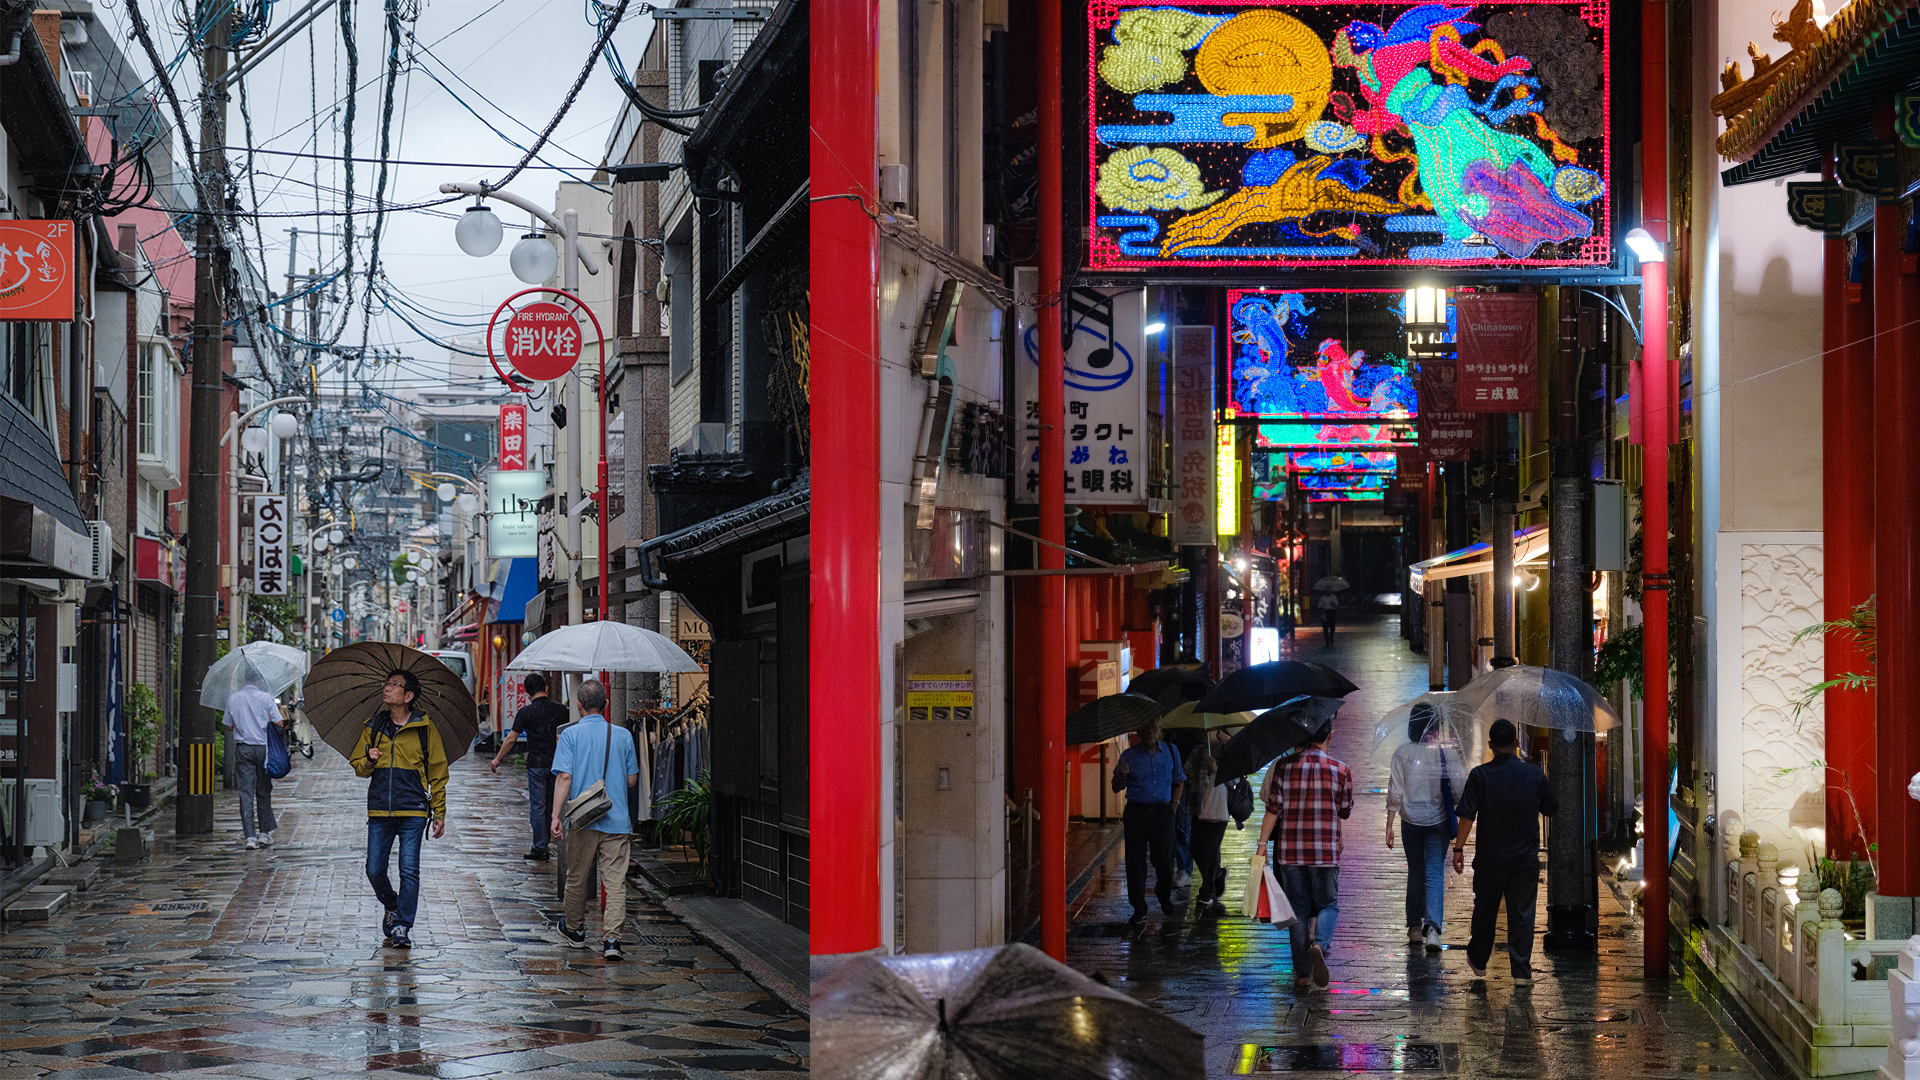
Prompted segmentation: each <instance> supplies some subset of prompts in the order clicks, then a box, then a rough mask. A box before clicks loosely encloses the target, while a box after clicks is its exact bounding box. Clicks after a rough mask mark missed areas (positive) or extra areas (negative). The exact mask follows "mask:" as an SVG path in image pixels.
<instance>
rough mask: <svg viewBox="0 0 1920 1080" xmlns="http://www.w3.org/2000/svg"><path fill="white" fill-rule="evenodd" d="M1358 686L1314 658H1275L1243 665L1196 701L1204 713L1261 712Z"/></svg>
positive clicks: (1341, 694) (1336, 694)
mask: <svg viewBox="0 0 1920 1080" xmlns="http://www.w3.org/2000/svg"><path fill="white" fill-rule="evenodd" d="M1357 689H1359V687H1357V686H1355V685H1353V683H1351V682H1349V681H1348V680H1347V677H1346V676H1345V675H1342V674H1340V673H1339V672H1337V671H1335V670H1333V669H1332V668H1330V667H1328V666H1327V665H1325V664H1321V663H1316V662H1314V661H1312V660H1273V661H1269V662H1267V663H1264V664H1255V665H1253V666H1252V667H1244V668H1241V669H1240V670H1239V671H1236V672H1234V673H1233V674H1231V675H1229V676H1227V677H1226V678H1224V679H1221V680H1220V685H1218V686H1216V687H1214V688H1213V689H1212V691H1210V692H1209V693H1208V694H1207V696H1206V697H1203V698H1201V699H1200V700H1199V701H1198V702H1196V703H1195V704H1194V708H1196V709H1198V710H1200V711H1201V712H1217V713H1236V712H1260V711H1262V710H1265V709H1271V708H1273V707H1275V706H1277V705H1279V704H1280V703H1281V702H1284V701H1290V700H1292V699H1293V698H1297V697H1303V696H1305V697H1345V696H1347V695H1348V694H1351V693H1353V692H1354V691H1355V690H1357Z"/></svg>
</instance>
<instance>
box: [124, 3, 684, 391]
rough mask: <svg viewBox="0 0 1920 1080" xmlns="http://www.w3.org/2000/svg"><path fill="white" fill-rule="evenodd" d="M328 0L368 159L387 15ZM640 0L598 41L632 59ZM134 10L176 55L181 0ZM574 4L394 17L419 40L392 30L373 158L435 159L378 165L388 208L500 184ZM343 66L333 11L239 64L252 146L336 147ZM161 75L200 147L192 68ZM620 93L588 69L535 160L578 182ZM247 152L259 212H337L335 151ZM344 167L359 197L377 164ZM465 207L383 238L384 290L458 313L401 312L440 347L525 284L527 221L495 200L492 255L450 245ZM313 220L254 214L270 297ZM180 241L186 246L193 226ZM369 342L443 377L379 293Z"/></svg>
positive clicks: (455, 6)
mask: <svg viewBox="0 0 1920 1080" xmlns="http://www.w3.org/2000/svg"><path fill="white" fill-rule="evenodd" d="M340 3H342V4H348V3H350V4H352V11H353V14H354V18H355V24H356V32H355V34H354V40H355V41H356V43H357V48H358V52H359V71H358V80H357V81H358V83H359V90H358V93H357V98H356V103H357V104H356V113H355V118H354V134H353V156H354V157H355V158H356V159H377V158H378V157H379V156H380V155H379V146H380V122H381V96H382V83H383V78H382V77H383V73H384V71H385V66H386V58H387V51H388V50H387V42H386V30H385V24H384V18H383V10H384V9H383V6H382V4H381V3H378V2H374V0H357V2H356V0H340ZM303 6H304V3H300V2H293V0H280V2H278V3H275V4H274V5H273V26H274V27H276V28H277V27H278V26H280V25H282V24H284V22H285V21H286V20H287V19H288V18H289V17H290V16H292V15H295V14H297V13H298V12H299V10H300V9H301V8H302V7H303ZM404 6H405V5H403V7H404ZM639 9H640V4H639V3H637V2H636V3H632V4H630V5H629V9H628V15H627V17H626V18H625V19H624V20H623V21H622V23H621V26H620V28H619V29H618V30H617V31H616V32H615V34H614V37H613V43H614V45H615V47H616V48H617V49H618V50H619V52H620V55H621V58H622V60H623V61H624V62H625V64H626V65H627V67H628V69H629V70H631V69H632V66H633V64H634V63H635V62H636V61H637V60H638V58H639V56H640V54H641V52H642V51H643V49H644V48H645V46H646V43H647V40H648V36H649V34H650V32H651V30H652V26H653V21H652V19H651V18H650V17H649V16H647V15H646V14H644V13H643V12H641V11H640V10H639ZM95 10H96V12H97V14H98V17H99V18H100V19H101V20H102V23H103V24H104V25H105V26H107V27H110V28H112V29H113V30H114V33H115V35H116V38H117V39H118V41H119V43H120V47H121V49H122V51H124V52H125V53H126V55H127V56H128V57H129V58H130V59H131V61H132V62H133V63H134V64H135V66H136V67H137V68H138V70H139V71H140V73H141V74H143V75H145V74H150V71H151V65H150V64H148V63H147V61H146V58H145V53H144V50H143V49H142V48H141V46H140V44H139V42H138V41H137V40H136V39H135V38H134V37H133V34H132V31H131V22H130V20H129V19H128V17H127V12H126V4H125V0H121V2H118V3H114V4H113V5H112V6H111V7H108V6H106V5H104V4H98V3H97V4H96V9H95ZM142 10H143V11H144V12H145V14H146V17H147V21H148V24H149V25H150V26H151V27H153V30H154V38H155V44H156V46H157V47H158V49H159V51H160V53H161V55H162V56H163V57H164V58H167V59H169V60H172V59H173V58H174V57H176V56H178V55H179V53H180V51H181V48H182V45H183V43H184V41H185V32H184V31H183V29H182V28H181V27H180V26H179V25H178V24H177V23H176V22H175V21H174V19H175V18H177V13H178V11H179V5H178V4H175V3H163V2H160V0H145V3H144V4H143V5H142ZM585 12H586V5H585V4H584V3H582V2H579V0H569V2H548V3H542V2H535V0H500V2H496V3H488V2H483V0H425V2H424V3H422V4H421V6H420V8H419V12H418V18H417V20H415V21H414V22H413V23H412V24H410V25H406V24H403V25H406V28H407V29H410V30H411V31H412V32H413V34H414V36H415V38H416V39H417V44H416V43H414V42H409V41H407V40H406V38H405V37H404V36H403V38H402V47H401V52H400V75H399V78H398V82H397V83H396V87H395V91H394V111H393V120H392V129H391V147H390V149H389V151H388V155H389V157H390V158H395V159H403V160H407V161H422V162H444V163H448V164H444V165H395V166H391V167H390V171H389V178H388V190H389V201H390V202H393V203H410V202H418V201H423V200H427V199H431V198H437V197H440V196H439V194H438V189H439V186H440V185H441V184H442V183H445V182H448V181H478V180H488V181H490V182H497V181H498V180H499V179H500V178H501V177H502V176H504V175H505V174H506V173H507V171H508V170H509V169H510V168H511V167H512V165H513V164H514V163H516V162H518V161H519V160H520V158H521V157H522V155H523V153H524V151H523V150H522V149H521V148H520V147H524V146H530V145H532V142H533V139H534V138H535V137H536V136H537V134H538V132H539V131H540V130H542V129H544V128H545V127H546V125H547V122H548V121H549V120H550V119H551V118H552V116H553V114H554V112H555V111H556V110H557V109H558V108H559V106H560V104H561V102H562V100H563V99H564V98H565V96H566V93H567V90H568V88H569V87H571V86H572V84H573V81H574V79H575V78H576V77H577V76H578V74H579V72H580V69H581V66H582V65H583V64H584V63H585V62H586V58H587V56H588V54H589V53H590V51H591V50H592V48H593V44H594V40H595V38H596V36H597V31H596V28H595V27H594V26H593V25H591V24H590V23H589V22H588V21H587V19H586V14H585ZM420 46H424V48H421V47H420ZM410 53H411V56H410V55H409V54H410ZM346 65H347V58H346V53H345V50H344V48H343V47H342V40H341V32H340V20H339V8H338V7H335V8H333V9H331V10H329V11H327V12H326V13H324V14H323V15H321V16H320V18H319V19H318V20H316V21H315V22H314V23H313V24H312V26H310V27H309V28H308V29H307V30H305V31H303V32H302V33H301V34H300V35H299V36H298V37H297V38H295V39H294V40H291V41H289V42H288V43H287V44H286V45H284V46H282V47H281V48H280V50H279V51H278V52H276V53H274V54H273V55H272V56H270V57H268V58H267V59H266V60H264V61H263V62H262V63H261V64H260V65H259V67H258V68H257V69H256V70H255V71H253V72H252V73H250V74H249V75H248V77H247V87H246V96H247V104H248V106H249V108H248V111H249V112H250V114H251V116H252V126H253V141H254V146H255V147H257V148H258V149H260V150H262V151H283V152H287V153H289V154H299V155H316V154H318V155H326V156H328V157H337V156H340V155H342V154H343V153H345V151H344V149H343V148H344V146H345V132H344V123H345V103H344V95H345V92H346V91H345V87H346ZM436 76H437V78H438V81H437V82H436V80H435V77H436ZM173 77H174V82H175V86H176V88H177V89H178V91H179V92H180V96H181V103H182V105H183V107H184V108H186V109H187V111H188V119H189V121H190V122H191V123H194V124H195V125H196V130H195V132H194V135H195V140H196V144H197V141H198V129H197V125H198V116H197V115H196V114H195V112H194V109H195V102H194V97H195V93H196V91H197V88H198V85H199V78H198V71H197V68H196V66H195V60H194V58H193V57H188V58H186V60H185V61H183V62H182V63H181V64H180V65H179V68H178V70H177V71H176V72H175V73H174V76H173ZM461 80H464V84H463V82H462V81H461ZM442 84H444V86H443V85H442ZM469 84H470V85H469ZM623 101H624V97H623V95H622V94H621V91H620V88H619V87H618V86H617V85H616V84H615V83H614V81H613V77H612V75H611V74H610V73H609V72H608V70H607V68H606V66H605V63H604V61H602V62H601V63H599V64H596V66H595V68H594V71H593V72H592V74H590V75H589V76H588V79H587V82H586V85H585V86H584V87H583V88H582V90H581V92H580V95H579V97H578V98H577V99H576V100H575V101H574V103H573V106H572V108H571V109H570V110H569V111H568V113H567V115H566V118H565V119H564V120H562V121H561V122H560V126H559V127H558V128H557V129H555V132H554V135H553V137H552V138H551V140H550V141H549V142H548V144H547V146H546V147H545V148H543V150H542V151H541V154H540V161H544V162H546V163H550V164H551V165H556V166H563V167H567V168H570V169H572V170H574V175H575V176H576V177H577V178H579V179H586V178H587V177H588V176H589V175H590V174H591V172H592V170H593V167H594V166H595V165H597V164H598V163H599V162H600V160H601V159H602V157H603V156H604V154H605V151H606V142H607V138H608V136H609V133H610V132H611V129H612V126H613V123H614V120H615V118H616V117H617V115H618V113H619V109H620V105H621V103H622V102H623ZM316 102H317V107H316ZM228 120H229V135H228V139H227V142H228V145H230V146H234V147H239V146H243V145H244V144H245V142H246V138H245V130H244V127H243V119H242V116H241V111H240V100H239V96H238V95H237V94H236V95H235V97H234V99H233V101H232V102H231V104H230V107H229V110H228ZM490 125H491V126H490ZM494 129H498V131H496V130H494ZM509 140H512V141H511V142H510V141H509ZM514 143H519V144H520V147H516V146H515V145H513V144H514ZM229 159H230V161H232V162H233V164H234V167H235V168H236V170H238V169H239V168H240V167H241V166H242V165H243V164H244V162H245V160H246V155H245V154H244V153H241V152H238V151H236V152H234V153H232V154H230V155H229ZM253 161H254V168H255V178H254V181H255V183H257V185H258V190H259V200H260V203H259V205H260V208H261V209H263V210H266V211H298V210H311V209H313V208H314V207H315V206H316V203H317V205H318V206H320V207H321V208H323V209H326V210H338V209H340V208H342V207H343V206H344V205H345V199H344V187H345V180H346V173H345V169H346V165H345V163H344V162H341V161H338V160H325V159H320V158H312V157H296V156H278V155H274V154H267V153H259V154H256V155H254V158H253ZM538 164H539V162H536V165H538ZM353 169H354V191H355V198H356V206H357V207H362V208H363V207H365V206H367V205H368V203H367V198H368V195H369V194H370V193H371V192H372V191H373V188H374V185H375V183H376V182H377V179H378V175H379V166H378V165H377V164H376V163H375V162H374V161H371V160H356V162H355V164H354V166H353ZM565 178H566V177H565V175H564V174H563V173H561V172H559V171H556V170H555V169H552V168H536V167H529V168H528V170H527V171H525V172H523V173H521V174H520V176H519V177H518V178H517V179H515V180H514V181H513V183H512V184H511V185H509V190H511V191H513V192H514V193H516V194H519V195H522V196H525V197H527V198H529V199H532V200H535V201H537V202H539V203H541V204H542V205H547V206H551V205H552V202H553V197H554V188H555V186H556V185H557V184H558V183H559V182H560V181H561V180H563V179H565ZM242 192H243V194H242V199H243V202H244V201H247V200H249V199H250V198H251V195H250V194H248V193H247V192H248V188H247V185H246V184H245V183H244V182H243V184H242ZM462 207H463V204H461V203H453V204H449V205H448V206H445V207H440V208H436V209H434V210H414V211H402V212H396V213H392V214H389V215H388V217H387V221H386V226H385V232H384V236H383V239H382V241H381V245H380V259H381V265H382V267H383V268H384V270H385V273H386V276H387V278H388V279H389V280H390V283H391V285H392V287H394V288H395V289H397V290H398V291H400V292H401V293H403V294H404V295H406V296H407V297H408V298H409V299H411V300H413V301H414V302H415V303H417V304H418V305H420V306H421V307H424V308H427V309H429V310H431V311H434V312H438V313H440V314H442V315H443V316H445V317H448V318H451V319H453V320H454V321H455V322H462V323H466V324H468V325H466V326H465V327H462V326H450V325H445V324H442V323H433V322H428V321H425V320H424V318H423V317H421V316H418V315H414V314H412V313H409V317H410V318H413V319H414V321H415V322H417V323H419V325H420V326H421V328H423V329H425V330H428V331H429V332H431V333H432V335H433V336H434V337H438V338H441V339H442V340H444V339H446V338H450V337H454V336H457V335H460V334H463V333H476V334H477V333H480V332H481V331H482V330H483V329H484V327H485V321H486V318H487V316H488V315H489V314H490V313H491V311H492V310H493V308H494V307H495V305H497V304H498V303H499V302H500V301H502V300H504V299H506V298H507V297H508V296H509V295H511V294H512V293H513V292H515V291H517V290H519V289H520V288H523V287H524V286H522V285H521V283H520V282H519V281H518V279H516V278H514V277H513V276H512V274H511V273H510V272H509V271H508V268H507V251H508V250H509V249H510V248H511V247H512V245H513V241H514V239H515V237H516V236H517V235H518V233H519V232H523V231H525V226H526V224H527V221H526V215H525V214H524V213H522V212H520V211H511V212H508V211H509V210H510V208H504V207H503V208H501V211H502V212H501V213H500V218H501V221H502V222H503V223H504V224H505V225H506V227H507V238H506V240H504V241H503V242H502V244H501V245H500V250H499V251H497V252H496V253H494V254H493V255H492V256H489V257H487V258H485V259H475V258H472V257H470V256H468V255H466V254H465V253H463V252H462V251H461V250H460V249H459V247H458V246H457V245H456V244H455V243H454V240H453V227H454V222H455V219H456V218H457V216H458V215H459V213H460V212H461V210H462ZM315 220H316V219H314V218H305V219H302V218H264V219H262V220H260V222H259V229H260V233H259V235H260V238H261V240H262V241H263V242H264V247H265V252H264V257H262V256H261V254H260V253H259V252H258V251H256V252H255V253H254V256H253V257H254V258H255V260H256V261H257V262H258V263H263V264H264V269H265V271H266V273H267V274H268V278H269V280H270V281H272V282H273V288H274V289H275V290H282V289H284V288H285V274H286V272H287V256H288V244H289V234H288V232H287V230H288V229H291V228H295V227H297V228H299V229H301V230H302V232H303V234H305V233H308V232H310V230H313V229H314V228H315V227H316V225H315ZM320 221H321V224H320V225H319V227H320V228H322V229H325V230H328V231H329V232H335V233H337V232H338V231H339V230H340V229H341V228H342V224H341V223H342V219H341V218H339V217H327V218H324V219H320ZM373 222H374V219H373V217H372V216H371V215H366V216H363V217H359V218H357V219H356V225H355V228H356V230H357V231H358V234H359V235H360V236H362V237H365V236H366V235H367V233H368V232H369V231H370V230H371V229H372V227H373ZM246 231H247V236H248V240H249V242H250V244H251V242H252V241H253V240H254V236H255V234H254V231H253V223H252V222H251V221H247V222H246ZM315 240H316V238H315V237H313V236H311V235H302V236H301V238H300V248H299V254H298V266H299V270H300V271H301V272H303V273H304V272H305V271H306V270H307V269H308V268H309V267H319V268H321V272H322V273H323V274H324V273H327V272H329V271H331V270H335V269H338V268H339V266H340V264H341V250H340V243H341V241H340V238H339V237H338V236H326V237H321V238H319V241H320V242H319V244H318V246H317V247H316V243H315ZM188 241H189V243H191V237H189V238H188ZM596 250H597V249H596ZM358 251H359V254H358V255H357V256H356V259H355V270H356V280H355V282H354V287H353V292H354V299H355V301H356V303H357V302H358V300H359V298H360V295H361V292H362V290H363V285H364V278H362V277H359V276H358V272H359V270H360V269H361V268H363V267H364V265H365V261H366V256H367V251H368V247H367V242H366V241H365V240H364V239H363V240H362V241H361V242H360V243H359V245H358ZM340 340H341V342H342V343H343V344H351V343H355V342H358V341H359V340H360V317H359V315H358V313H357V312H356V314H355V315H354V317H353V319H352V322H351V324H350V326H349V328H348V329H347V331H346V332H345V333H344V334H343V336H342V337H341V339H340ZM368 340H369V342H370V343H372V344H373V345H374V346H376V347H391V348H394V349H397V350H399V351H401V352H403V353H405V354H406V355H408V356H410V357H412V358H413V362H412V363H410V364H408V365H406V369H407V371H408V372H410V373H412V374H416V375H419V376H439V377H444V373H445V371H446V370H447V369H446V350H445V349H443V348H442V347H440V346H439V345H436V344H434V343H433V342H431V341H427V340H423V339H422V336H421V334H420V333H418V332H416V331H415V330H413V329H410V328H409V327H408V326H406V325H405V324H404V323H403V322H401V321H400V320H398V319H396V318H394V317H392V316H391V315H385V314H382V313H381V312H380V310H379V307H378V305H377V304H376V306H375V315H374V317H373V322H372V329H371V331H370V333H369V334H368Z"/></svg>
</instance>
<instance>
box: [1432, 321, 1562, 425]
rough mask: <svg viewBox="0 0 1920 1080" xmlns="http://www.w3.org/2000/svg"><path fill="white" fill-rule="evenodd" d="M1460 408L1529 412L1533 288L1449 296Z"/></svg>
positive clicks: (1535, 345)
mask: <svg viewBox="0 0 1920 1080" xmlns="http://www.w3.org/2000/svg"><path fill="white" fill-rule="evenodd" d="M1453 306H1454V313H1455V320H1456V323H1457V325H1458V329H1457V330H1455V339H1456V340H1457V341H1458V343H1459V355H1460V369H1459V376H1458V384H1457V385H1458V390H1457V405H1456V407H1457V408H1459V409H1460V410H1461V411H1462V412H1475V413H1511V412H1532V411H1533V409H1534V405H1535V400H1536V397H1537V393H1536V391H1537V388H1538V385H1539V374H1540V363H1539V360H1540V327H1539V318H1540V306H1539V301H1538V298H1537V297H1536V296H1535V295H1534V294H1533V293H1492V294H1486V293H1481V294H1467V295H1461V296H1457V297H1455V298H1454V301H1453Z"/></svg>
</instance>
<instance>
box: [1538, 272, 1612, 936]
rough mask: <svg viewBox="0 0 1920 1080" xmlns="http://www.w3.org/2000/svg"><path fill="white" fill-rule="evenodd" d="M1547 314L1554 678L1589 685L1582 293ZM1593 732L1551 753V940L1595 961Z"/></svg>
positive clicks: (1569, 735) (1565, 738) (1562, 741)
mask: <svg viewBox="0 0 1920 1080" xmlns="http://www.w3.org/2000/svg"><path fill="white" fill-rule="evenodd" d="M1547 298H1548V302H1547V304H1545V305H1543V306H1544V307H1545V308H1546V310H1547V312H1550V313H1553V312H1557V313H1558V315H1559V318H1558V320H1557V324H1558V330H1559V333H1558V335H1557V338H1558V342H1559V349H1558V350H1557V352H1556V353H1555V355H1554V359H1553V361H1552V363H1553V381H1552V386H1553V412H1552V417H1551V420H1552V425H1551V428H1550V429H1549V430H1550V436H1551V445H1550V451H1549V452H1550V458H1549V462H1548V463H1549V466H1550V468H1551V470H1552V474H1553V480H1552V485H1551V495H1550V496H1549V499H1550V501H1549V502H1548V504H1547V536H1548V538H1549V540H1550V542H1551V546H1550V547H1549V549H1548V552H1549V554H1548V559H1549V562H1548V569H1547V599H1548V602H1549V610H1550V618H1549V620H1548V635H1549V642H1548V649H1549V652H1550V654H1551V660H1550V663H1551V664H1552V666H1553V667H1554V669H1555V670H1558V671H1564V672H1566V673H1567V674H1569V675H1571V676H1573V677H1574V678H1576V679H1582V680H1584V679H1586V678H1587V677H1588V676H1589V675H1591V674H1592V668H1593V594H1592V580H1593V571H1592V569H1591V560H1590V559H1589V558H1588V555H1587V552H1588V551H1589V550H1590V549H1591V547H1592V545H1591V544H1589V543H1587V542H1586V539H1585V533H1586V519H1587V506H1588V505H1589V504H1590V503H1591V502H1592V501H1593V480H1592V478H1591V477H1590V476H1589V475H1588V472H1587V466H1586V462H1585V460H1584V459H1585V450H1586V445H1587V444H1586V441H1585V439H1583V438H1582V437H1581V432H1580V385H1579V382H1580V373H1581V372H1582V371H1583V370H1584V368H1583V366H1582V365H1581V363H1580V357H1581V352H1582V348H1583V347H1584V345H1585V342H1583V341H1581V340H1580V337H1581V335H1580V293H1579V291H1578V290H1577V289H1571V288H1559V289H1553V290H1549V291H1548V293H1547ZM1593 745H1594V744H1593V733H1592V732H1590V731H1583V732H1574V731H1568V732H1562V733H1556V735H1555V736H1554V738H1553V745H1552V748H1551V749H1550V750H1549V751H1548V752H1547V781H1548V783H1550V784H1552V785H1553V790H1554V794H1556V795H1558V796H1559V798H1560V812H1559V813H1557V814H1555V815H1554V816H1553V817H1551V818H1549V819H1548V822H1547V936H1546V941H1545V942H1544V944H1545V947H1546V948H1547V949H1548V950H1549V951H1554V952H1593V951H1594V950H1595V949H1596V948H1598V946H1599V937H1598V929H1599V911H1598V908H1597V904H1598V900H1599V895H1598V890H1599V877H1598V876H1597V875H1598V865H1597V864H1598V861H1599V860H1598V853H1597V850H1596V848H1597V839H1598V837H1597V822H1596V821H1595V814H1594V812H1593V809H1592V799H1591V798H1590V796H1591V794H1592V792H1593V754H1594V749H1593Z"/></svg>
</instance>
